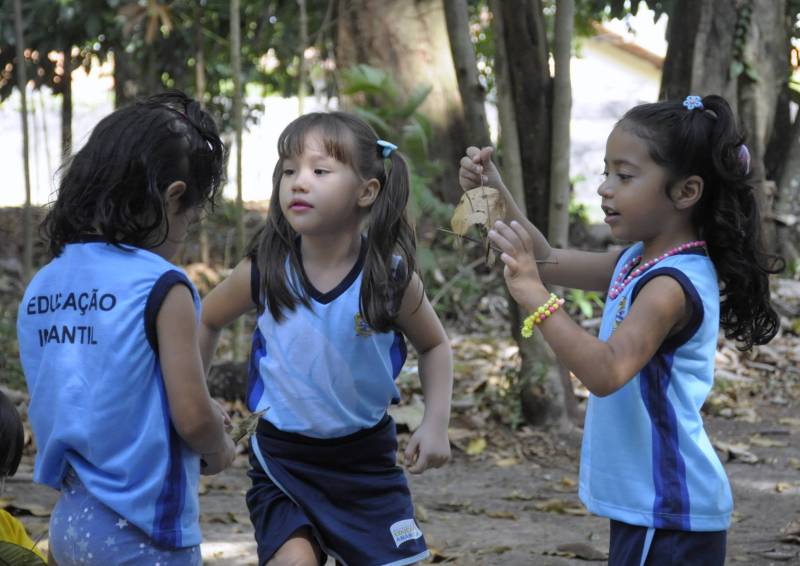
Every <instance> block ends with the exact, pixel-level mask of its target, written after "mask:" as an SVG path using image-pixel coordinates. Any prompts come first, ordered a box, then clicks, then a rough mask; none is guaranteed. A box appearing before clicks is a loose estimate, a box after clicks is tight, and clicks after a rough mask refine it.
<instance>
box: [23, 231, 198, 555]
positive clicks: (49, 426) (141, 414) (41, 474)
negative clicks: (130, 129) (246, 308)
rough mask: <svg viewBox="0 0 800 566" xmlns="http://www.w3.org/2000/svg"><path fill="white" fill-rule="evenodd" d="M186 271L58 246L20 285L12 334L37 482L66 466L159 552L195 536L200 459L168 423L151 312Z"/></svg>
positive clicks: (127, 254) (114, 250)
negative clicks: (26, 282)
mask: <svg viewBox="0 0 800 566" xmlns="http://www.w3.org/2000/svg"><path fill="white" fill-rule="evenodd" d="M173 285H185V286H186V287H188V288H189V289H190V290H191V292H192V295H193V296H194V300H195V305H196V313H197V315H199V312H200V310H199V309H200V302H199V297H198V296H197V291H196V290H195V288H194V286H193V285H192V283H191V282H190V281H189V279H188V278H187V277H186V275H185V274H184V273H182V272H181V271H178V270H177V269H176V268H175V266H174V265H173V264H171V263H170V262H168V261H167V260H165V259H163V258H162V257H160V256H158V255H156V254H154V253H152V252H149V251H146V250H142V249H138V248H134V247H129V246H125V247H124V249H120V248H119V247H115V246H112V245H110V244H107V243H104V242H102V241H89V242H85V243H74V244H69V245H67V246H65V248H64V251H63V252H62V253H61V255H60V256H59V257H57V258H55V259H54V260H53V261H51V262H50V263H48V264H47V265H46V266H44V267H43V268H42V269H41V270H40V271H39V272H38V273H37V274H36V275H35V276H34V278H33V280H32V281H31V282H30V285H29V286H28V288H27V290H26V291H25V294H24V296H23V299H22V303H21V304H20V307H19V314H18V318H17V335H18V337H19V350H20V358H21V359H22V366H23V369H24V371H25V378H26V380H27V382H28V390H29V392H30V396H31V401H30V409H29V417H30V421H31V426H32V427H33V434H34V436H35V438H36V444H37V453H36V463H35V471H34V480H35V481H37V482H39V483H44V484H47V485H49V486H51V487H53V488H55V489H60V488H61V482H62V479H63V478H64V476H65V473H66V471H67V469H68V468H69V467H72V468H73V469H74V470H75V472H76V473H77V475H78V477H79V478H80V479H81V481H82V482H83V484H84V485H85V486H86V488H87V489H88V490H89V492H90V493H91V494H92V495H94V496H95V497H96V498H97V499H98V500H100V501H101V502H102V503H104V504H105V505H107V506H108V507H110V508H111V509H113V510H114V511H116V512H117V513H118V514H119V515H121V516H122V517H124V518H125V519H126V520H127V521H129V522H130V523H132V524H134V525H136V526H137V527H139V528H140V529H142V530H143V531H144V532H145V533H147V534H148V536H150V538H151V539H152V540H153V541H154V542H155V543H156V544H158V545H160V546H164V547H168V548H181V547H187V546H194V545H196V544H199V543H200V526H199V523H198V518H199V513H198V482H199V473H200V465H199V456H198V455H197V454H195V453H194V452H192V451H191V450H190V449H189V447H188V446H186V444H185V443H184V442H183V441H182V440H181V439H180V437H179V436H178V434H177V433H176V431H175V429H174V428H173V426H172V421H171V419H170V413H169V406H168V402H167V396H166V392H165V389H164V382H163V377H162V374H161V366H160V364H159V360H158V342H157V336H156V317H157V315H158V311H159V309H160V308H161V304H162V303H163V301H164V298H165V297H166V295H167V292H168V291H169V290H170V289H171V288H172V286H173Z"/></svg>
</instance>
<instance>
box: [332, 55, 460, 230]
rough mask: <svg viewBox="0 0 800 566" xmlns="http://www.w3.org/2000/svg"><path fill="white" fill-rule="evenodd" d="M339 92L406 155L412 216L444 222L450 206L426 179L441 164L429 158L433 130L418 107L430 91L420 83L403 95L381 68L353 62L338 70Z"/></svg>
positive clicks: (355, 112)
mask: <svg viewBox="0 0 800 566" xmlns="http://www.w3.org/2000/svg"><path fill="white" fill-rule="evenodd" d="M339 79H340V92H341V93H342V94H344V95H347V96H349V97H351V99H353V100H355V101H357V103H358V104H357V106H355V107H353V108H352V109H351V111H352V112H353V113H354V114H357V115H358V116H360V117H361V118H363V119H364V120H365V121H366V122H367V123H369V124H370V125H371V126H372V127H373V128H375V131H376V132H377V133H378V135H379V136H380V137H381V138H383V139H387V140H389V141H391V142H393V143H395V144H397V145H398V147H399V148H400V151H402V152H403V155H405V156H406V158H407V160H408V165H409V169H410V174H411V202H410V204H409V210H410V213H411V215H412V217H413V218H417V219H418V218H420V217H421V216H422V215H427V216H431V215H432V216H433V217H435V218H436V219H437V220H438V221H439V223H444V221H446V219H447V218H449V214H450V212H451V209H450V207H449V206H448V205H445V204H443V203H442V202H441V201H440V200H439V199H438V198H436V196H435V195H434V194H433V193H432V192H431V190H430V188H429V186H428V182H429V180H430V179H431V178H432V177H433V176H434V175H436V174H437V173H438V172H439V170H440V167H439V165H438V164H436V163H433V162H431V161H430V159H429V158H428V149H429V145H430V140H431V139H432V129H431V125H430V123H429V122H428V120H427V119H426V118H425V117H424V116H423V115H422V114H421V113H420V112H419V107H420V106H421V105H422V103H423V102H424V101H425V98H426V97H427V96H428V94H429V93H430V91H431V86H430V85H427V84H425V85H419V86H418V87H417V88H415V89H414V90H413V91H412V92H411V93H410V94H409V95H407V96H406V95H404V94H403V92H402V89H401V88H400V86H399V84H398V83H397V81H396V80H395V79H394V77H393V76H392V75H391V74H390V73H389V72H388V71H384V70H382V69H376V68H374V67H370V66H369V65H356V66H354V67H351V68H349V69H343V70H341V72H340V76H339Z"/></svg>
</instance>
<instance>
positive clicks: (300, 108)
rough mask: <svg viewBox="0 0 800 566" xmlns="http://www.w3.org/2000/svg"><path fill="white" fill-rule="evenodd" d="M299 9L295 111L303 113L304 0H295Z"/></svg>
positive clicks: (306, 40) (305, 16)
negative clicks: (298, 50) (298, 51)
mask: <svg viewBox="0 0 800 566" xmlns="http://www.w3.org/2000/svg"><path fill="white" fill-rule="evenodd" d="M297 6H298V8H299V9H300V53H299V54H298V55H299V57H300V61H299V67H298V70H297V111H298V113H299V114H301V115H302V114H304V113H305V104H306V81H307V80H308V77H307V75H308V71H307V69H306V48H307V47H308V12H307V11H306V0H297Z"/></svg>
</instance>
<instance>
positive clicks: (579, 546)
mask: <svg viewBox="0 0 800 566" xmlns="http://www.w3.org/2000/svg"><path fill="white" fill-rule="evenodd" d="M556 550H557V551H558V552H561V553H565V554H569V555H571V556H572V557H574V558H580V559H581V560H592V561H594V560H597V561H602V560H608V553H607V552H604V551H602V550H600V549H598V548H595V547H593V546H592V545H590V544H586V543H584V542H573V543H569V544H562V545H559V546H558V547H557V548H556ZM565 554H561V556H564V555H565Z"/></svg>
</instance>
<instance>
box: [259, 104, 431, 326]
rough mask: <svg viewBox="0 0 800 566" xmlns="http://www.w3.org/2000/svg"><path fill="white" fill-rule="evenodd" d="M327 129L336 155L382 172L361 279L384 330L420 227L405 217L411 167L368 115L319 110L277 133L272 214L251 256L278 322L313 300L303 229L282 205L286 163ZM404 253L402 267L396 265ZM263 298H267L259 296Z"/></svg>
mask: <svg viewBox="0 0 800 566" xmlns="http://www.w3.org/2000/svg"><path fill="white" fill-rule="evenodd" d="M311 133H313V134H316V135H318V136H320V138H321V139H322V141H323V144H324V147H325V151H326V152H327V153H328V155H329V156H330V157H333V158H334V159H336V160H337V161H340V162H341V163H344V164H345V165H349V166H350V167H352V169H353V171H355V172H356V174H357V175H358V176H359V177H360V178H361V179H364V180H367V179H373V178H374V179H377V180H378V182H379V183H380V190H379V192H378V196H377V198H376V199H375V202H374V203H373V204H372V207H371V208H370V211H369V217H368V219H367V227H366V246H367V251H366V256H365V259H364V266H363V270H362V273H363V276H362V284H361V297H360V301H359V302H360V312H361V316H362V318H363V319H364V321H366V323H367V324H368V325H369V326H370V327H371V328H372V329H374V330H376V331H378V332H386V331H388V330H390V329H391V328H392V327H393V324H394V319H395V318H396V317H397V313H398V309H399V307H400V299H401V297H402V293H403V291H404V290H405V288H406V287H407V286H408V283H409V282H410V281H411V277H412V275H413V274H414V273H415V272H416V260H415V252H416V242H415V239H414V230H413V228H412V227H411V224H410V223H409V221H408V218H407V216H406V205H407V204H408V197H409V190H410V183H409V174H408V166H407V165H406V162H405V159H404V158H403V156H402V155H400V154H399V153H398V152H397V151H394V152H392V153H391V155H390V156H389V157H388V158H384V157H383V155H382V149H383V148H382V147H380V146H379V145H378V135H377V134H376V133H375V130H373V129H372V127H370V126H369V125H368V124H367V123H366V122H364V121H363V120H361V119H360V118H358V117H356V116H353V115H352V114H347V113H345V112H330V113H323V112H314V113H309V114H305V115H303V116H301V117H299V118H297V119H296V120H294V121H293V122H292V123H291V124H289V125H288V126H287V127H286V129H285V130H283V132H282V133H281V135H280V138H279V139H278V155H279V158H278V163H277V164H276V166H275V171H274V172H273V174H272V196H271V199H270V209H269V217H268V218H267V223H266V226H265V227H264V228H263V230H262V232H261V234H260V235H259V236H257V237H256V238H255V239H254V243H255V246H254V248H253V249H252V250H251V253H250V255H251V257H253V258H255V261H256V262H257V265H258V270H259V273H260V274H261V280H260V284H259V291H260V294H261V295H262V297H263V298H264V299H265V301H264V302H265V306H266V307H267V308H269V311H270V314H271V315H272V316H273V318H275V320H277V321H281V320H283V317H284V314H283V309H289V310H290V311H293V310H294V309H295V308H296V307H297V304H298V303H300V304H302V305H304V306H306V307H308V306H309V305H310V303H309V297H308V293H307V292H306V290H305V288H304V287H303V286H302V285H300V284H298V282H299V281H300V278H299V277H288V273H287V271H286V263H287V259H288V263H289V265H291V268H292V271H293V272H294V273H296V274H300V273H302V265H301V260H300V255H299V251H298V248H297V246H296V239H297V233H296V232H295V231H294V230H293V229H292V227H291V225H290V224H289V222H288V221H287V220H286V217H285V216H284V215H283V211H282V210H281V206H280V200H279V191H280V182H281V177H282V176H283V162H284V161H285V160H286V159H288V158H291V157H295V156H298V155H300V154H301V153H302V152H303V148H304V147H305V139H306V136H308V135H309V134H311ZM397 258H399V259H400V265H401V266H402V268H401V269H396V265H397ZM259 302H261V301H259Z"/></svg>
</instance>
